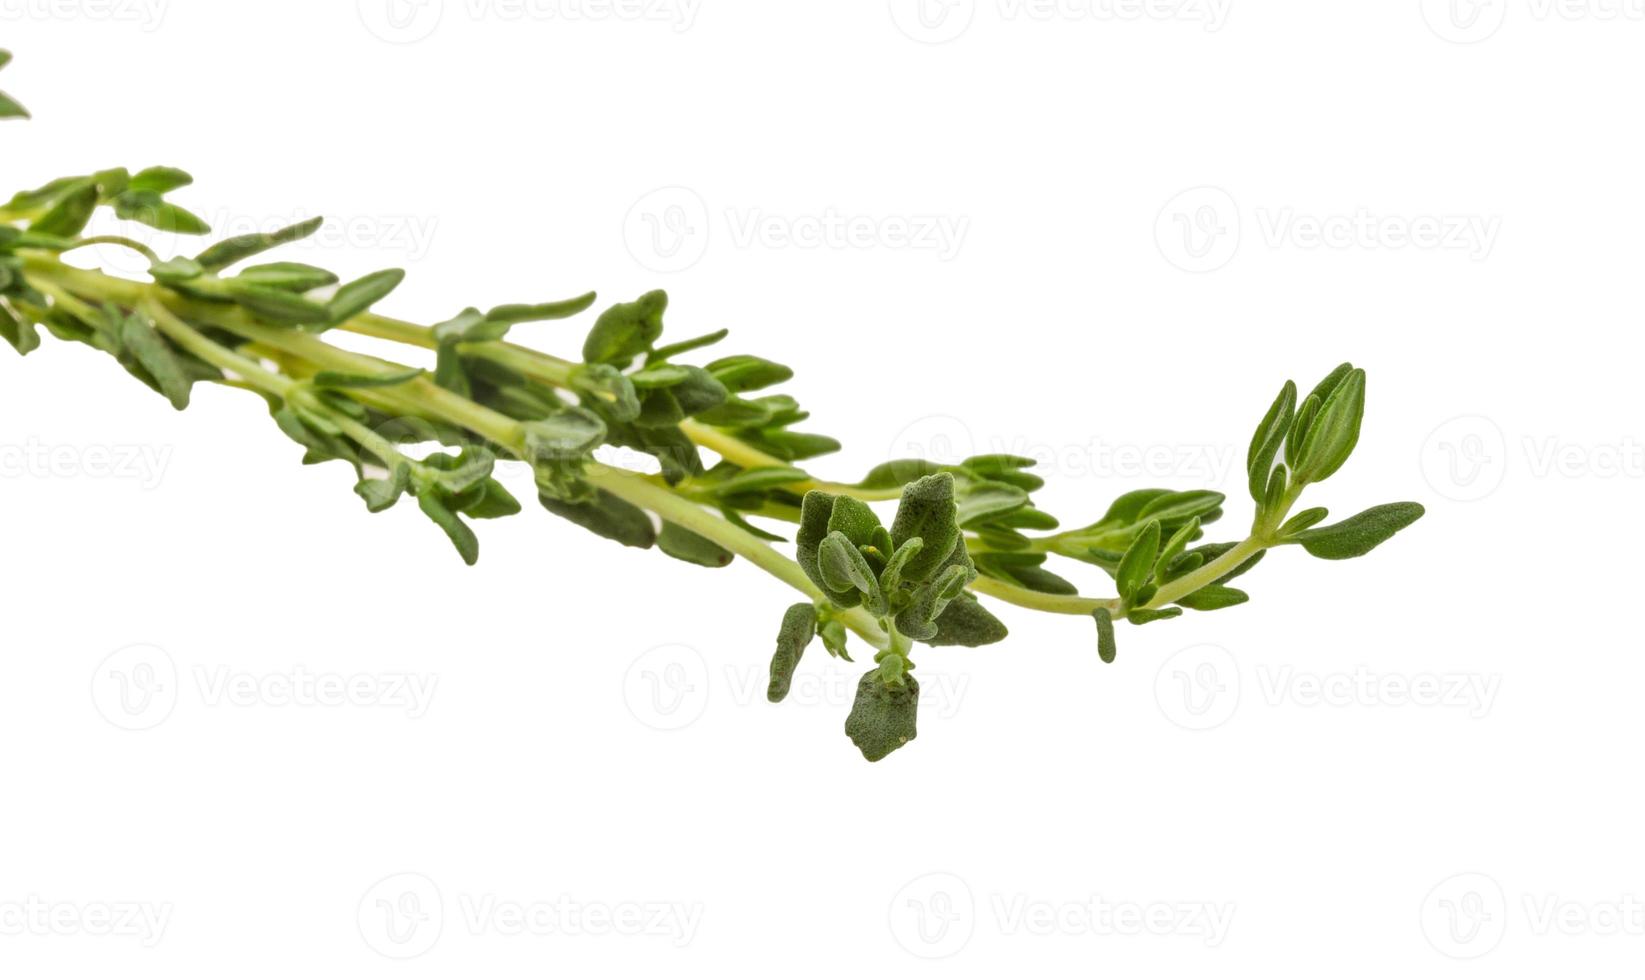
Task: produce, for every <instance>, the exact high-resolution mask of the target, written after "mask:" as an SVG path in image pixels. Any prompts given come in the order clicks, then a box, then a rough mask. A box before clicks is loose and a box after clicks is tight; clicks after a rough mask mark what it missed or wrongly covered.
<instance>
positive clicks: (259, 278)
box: [235, 262, 337, 310]
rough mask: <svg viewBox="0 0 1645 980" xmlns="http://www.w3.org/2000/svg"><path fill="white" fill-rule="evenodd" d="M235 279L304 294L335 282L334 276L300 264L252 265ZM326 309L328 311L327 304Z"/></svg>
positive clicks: (323, 270)
mask: <svg viewBox="0 0 1645 980" xmlns="http://www.w3.org/2000/svg"><path fill="white" fill-rule="evenodd" d="M235 278H236V279H240V280H243V281H245V282H249V283H252V284H253V285H257V286H266V287H268V288H270V289H284V290H286V291H287V292H291V293H306V292H308V291H309V290H311V289H319V288H321V287H322V286H330V285H333V284H334V283H336V282H337V276H336V274H334V273H332V272H328V271H326V270H325V269H321V268H319V267H317V266H312V265H304V264H303V263H301V262H270V263H267V264H265V265H254V266H250V267H248V268H246V269H244V270H242V271H241V273H240V274H239V275H238V276H235ZM327 308H328V310H329V308H330V307H329V304H328V307H327Z"/></svg>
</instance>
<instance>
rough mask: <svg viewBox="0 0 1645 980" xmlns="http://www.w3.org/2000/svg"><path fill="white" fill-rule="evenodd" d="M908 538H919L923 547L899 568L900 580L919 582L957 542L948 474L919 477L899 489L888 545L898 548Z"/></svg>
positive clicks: (943, 559)
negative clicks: (901, 571)
mask: <svg viewBox="0 0 1645 980" xmlns="http://www.w3.org/2000/svg"><path fill="white" fill-rule="evenodd" d="M910 538H919V539H920V540H921V541H922V542H924V545H925V547H923V548H922V549H920V553H919V554H918V555H916V556H914V558H913V559H911V560H910V561H909V562H908V564H906V565H905V566H903V577H904V578H906V579H907V580H908V581H910V582H923V581H925V580H926V579H927V578H929V577H930V576H931V574H932V573H933V572H935V571H936V570H937V569H938V568H940V567H942V565H943V563H944V562H945V561H946V560H947V559H948V556H949V554H950V553H952V552H953V550H954V546H955V544H957V543H958V542H959V540H960V525H959V512H958V510H957V509H956V507H955V505H954V477H953V475H952V474H950V473H938V474H935V475H933V476H926V477H921V478H920V479H918V480H915V481H914V482H912V483H910V484H908V485H907V486H905V487H903V491H902V500H901V502H900V503H899V504H898V506H897V516H896V518H895V519H894V520H893V521H892V522H891V542H892V544H893V545H895V546H896V547H898V548H900V547H902V544H903V542H904V541H907V540H908V539H910Z"/></svg>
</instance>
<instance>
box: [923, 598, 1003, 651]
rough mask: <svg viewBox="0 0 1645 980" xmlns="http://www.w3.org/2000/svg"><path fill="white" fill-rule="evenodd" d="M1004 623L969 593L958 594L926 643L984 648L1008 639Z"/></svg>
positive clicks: (943, 613) (939, 619) (940, 617)
mask: <svg viewBox="0 0 1645 980" xmlns="http://www.w3.org/2000/svg"><path fill="white" fill-rule="evenodd" d="M1006 634H1007V630H1006V628H1005V624H1004V623H1002V622H1000V621H999V620H998V619H996V618H994V614H993V613H991V612H989V611H988V610H987V609H984V608H983V605H982V603H980V602H978V601H977V600H976V599H973V598H972V597H971V596H970V595H968V594H966V593H963V592H962V593H960V594H959V595H957V596H955V597H954V599H953V601H951V602H949V603H948V606H947V608H945V609H943V611H942V615H940V616H938V617H937V634H936V635H935V636H932V637H929V638H927V639H926V640H925V641H924V642H925V643H926V644H928V645H930V646H934V647H981V646H987V645H988V644H990V643H998V642H1000V641H1001V640H1003V639H1005V637H1006Z"/></svg>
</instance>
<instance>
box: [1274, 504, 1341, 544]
mask: <svg viewBox="0 0 1645 980" xmlns="http://www.w3.org/2000/svg"><path fill="white" fill-rule="evenodd" d="M1328 516H1330V511H1327V510H1326V509H1325V508H1324V507H1310V508H1308V509H1307V510H1304V511H1300V512H1298V513H1296V514H1294V515H1292V517H1291V519H1290V520H1288V521H1286V522H1285V523H1284V524H1282V525H1280V529H1279V536H1280V537H1281V538H1289V537H1290V536H1292V535H1293V534H1296V533H1297V532H1298V531H1306V530H1308V529H1309V528H1311V527H1313V526H1314V525H1315V524H1318V523H1319V522H1320V521H1323V520H1325V518H1326V517H1328Z"/></svg>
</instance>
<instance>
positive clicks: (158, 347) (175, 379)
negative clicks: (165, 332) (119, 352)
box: [120, 313, 192, 411]
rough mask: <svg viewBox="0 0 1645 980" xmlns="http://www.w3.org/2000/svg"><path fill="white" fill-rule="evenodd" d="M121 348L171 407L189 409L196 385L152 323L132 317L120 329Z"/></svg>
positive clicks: (141, 318)
mask: <svg viewBox="0 0 1645 980" xmlns="http://www.w3.org/2000/svg"><path fill="white" fill-rule="evenodd" d="M120 345H121V347H123V348H124V349H125V350H126V351H127V352H128V353H129V354H131V356H132V357H134V358H136V360H137V363H138V364H140V365H142V367H143V370H144V371H146V372H148V375H149V377H151V378H153V379H154V383H155V384H156V385H157V386H158V387H159V389H160V393H161V394H163V395H165V396H166V399H167V400H168V401H170V402H171V407H172V408H175V409H177V410H178V411H182V410H183V409H185V408H187V407H188V399H189V388H190V386H191V384H192V381H191V380H190V378H189V376H188V372H187V371H186V370H185V369H184V368H183V364H182V362H181V361H180V360H179V358H178V357H177V354H176V353H175V352H174V351H173V350H172V348H171V345H170V344H168V343H166V340H165V338H164V337H161V336H160V334H159V333H158V332H156V331H155V329H154V327H153V326H152V325H150V324H149V322H148V320H147V319H145V318H143V317H141V316H138V315H137V314H135V313H134V314H132V315H130V316H128V317H126V318H125V320H124V321H123V322H122V323H121V325H120Z"/></svg>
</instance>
